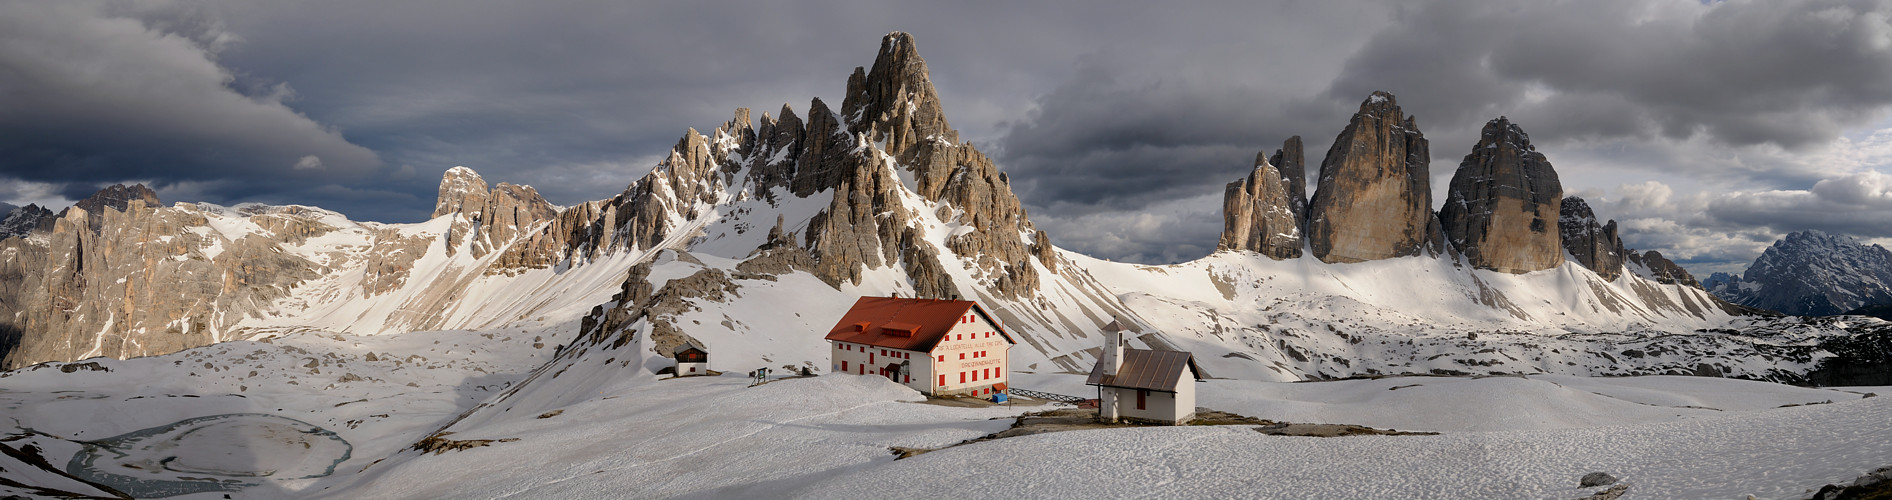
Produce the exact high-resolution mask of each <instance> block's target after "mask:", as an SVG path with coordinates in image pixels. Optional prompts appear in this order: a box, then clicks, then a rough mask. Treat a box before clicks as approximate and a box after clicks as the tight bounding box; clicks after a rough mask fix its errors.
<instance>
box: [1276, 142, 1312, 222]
mask: <svg viewBox="0 0 1892 500" xmlns="http://www.w3.org/2000/svg"><path fill="white" fill-rule="evenodd" d="M1268 164H1269V165H1274V167H1275V169H1276V170H1280V171H1281V179H1282V181H1283V182H1285V183H1286V184H1287V187H1288V202H1289V203H1292V204H1293V205H1294V207H1293V208H1294V217H1295V219H1296V220H1297V221H1298V222H1297V223H1299V224H1302V225H1303V226H1304V225H1305V224H1306V223H1307V160H1306V156H1305V155H1304V154H1303V153H1302V152H1301V136H1298V135H1297V136H1294V137H1289V138H1288V140H1286V141H1282V142H1281V149H1277V150H1274V156H1270V157H1268ZM1302 229H1306V227H1302Z"/></svg>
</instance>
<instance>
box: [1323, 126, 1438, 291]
mask: <svg viewBox="0 0 1892 500" xmlns="http://www.w3.org/2000/svg"><path fill="white" fill-rule="evenodd" d="M1430 162H1431V153H1430V152H1429V149H1428V146H1427V143H1426V138H1425V134H1423V133H1421V132H1420V131H1419V127H1418V123H1417V121H1416V120H1415V119H1413V118H1412V117H1408V116H1405V113H1404V112H1402V111H1400V109H1399V104H1398V103H1397V102H1396V101H1394V99H1393V95H1392V94H1388V93H1385V92H1374V93H1373V95H1371V96H1369V97H1367V99H1366V101H1364V102H1361V103H1360V111H1359V112H1357V113H1354V114H1353V119H1352V120H1351V121H1350V122H1348V123H1347V128H1346V130H1344V131H1341V132H1340V136H1339V137H1336V138H1335V139H1334V145H1333V147H1331V148H1329V149H1328V150H1327V157H1326V158H1324V159H1322V160H1321V164H1320V184H1319V186H1318V187H1317V188H1316V189H1315V190H1314V198H1313V200H1312V201H1311V202H1310V203H1309V206H1308V222H1307V239H1308V247H1309V249H1310V250H1311V251H1312V252H1313V254H1314V257H1316V258H1319V259H1320V260H1321V261H1323V262H1329V263H1335V262H1364V261H1370V260H1379V259H1389V258H1393V257H1406V256H1413V255H1419V254H1420V253H1422V252H1426V251H1428V250H1430V251H1432V252H1435V253H1436V252H1441V251H1443V249H1444V247H1443V242H1444V240H1443V236H1442V235H1441V232H1440V229H1439V221H1438V218H1437V217H1436V216H1435V215H1434V214H1433V213H1432V181H1431V177H1430V176H1429V173H1428V170H1427V169H1428V165H1429V164H1430Z"/></svg>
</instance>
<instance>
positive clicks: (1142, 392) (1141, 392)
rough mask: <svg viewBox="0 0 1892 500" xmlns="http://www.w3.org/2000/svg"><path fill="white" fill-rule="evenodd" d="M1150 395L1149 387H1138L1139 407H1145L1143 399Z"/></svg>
mask: <svg viewBox="0 0 1892 500" xmlns="http://www.w3.org/2000/svg"><path fill="white" fill-rule="evenodd" d="M1149 397H1150V390H1149V389H1137V409H1138V410H1141V409H1143V400H1144V399H1148V398H1149Z"/></svg>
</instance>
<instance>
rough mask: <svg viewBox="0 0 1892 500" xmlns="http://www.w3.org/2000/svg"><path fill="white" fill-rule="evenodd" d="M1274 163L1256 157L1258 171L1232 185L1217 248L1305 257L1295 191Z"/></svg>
mask: <svg viewBox="0 0 1892 500" xmlns="http://www.w3.org/2000/svg"><path fill="white" fill-rule="evenodd" d="M1283 182H1284V181H1283V179H1282V177H1281V174H1280V172H1279V171H1277V170H1275V167H1274V165H1270V164H1268V160H1267V159H1266V158H1262V157H1260V156H1256V157H1255V170H1254V171H1253V172H1250V173H1249V174H1248V177H1245V178H1243V179H1241V180H1237V181H1235V182H1231V183H1229V184H1228V190H1227V192H1226V193H1224V195H1223V198H1222V241H1221V242H1220V243H1218V244H1217V245H1216V249H1217V250H1247V251H1251V252H1257V253H1260V254H1262V255H1266V256H1268V257H1270V258H1274V259H1294V258H1299V257H1300V256H1301V228H1300V218H1299V217H1296V216H1295V210H1294V199H1293V193H1290V192H1289V191H1288V187H1287V186H1286V185H1284V184H1283Z"/></svg>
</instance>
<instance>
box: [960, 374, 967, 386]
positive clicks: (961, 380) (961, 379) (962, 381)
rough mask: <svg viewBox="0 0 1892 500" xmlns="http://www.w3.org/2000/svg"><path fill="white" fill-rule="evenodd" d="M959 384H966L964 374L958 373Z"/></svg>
mask: <svg viewBox="0 0 1892 500" xmlns="http://www.w3.org/2000/svg"><path fill="white" fill-rule="evenodd" d="M959 383H961V384H964V383H966V372H959Z"/></svg>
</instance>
